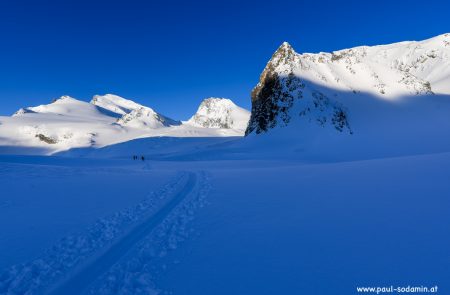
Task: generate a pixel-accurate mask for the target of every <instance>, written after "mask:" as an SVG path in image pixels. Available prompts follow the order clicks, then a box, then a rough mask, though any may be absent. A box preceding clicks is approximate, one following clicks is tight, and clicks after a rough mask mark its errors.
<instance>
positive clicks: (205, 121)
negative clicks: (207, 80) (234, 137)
mask: <svg viewBox="0 0 450 295" xmlns="http://www.w3.org/2000/svg"><path fill="white" fill-rule="evenodd" d="M249 119H250V112H249V111H247V110H245V109H243V108H241V107H238V106H237V105H235V104H234V103H233V102H232V101H231V100H230V99H227V98H214V97H210V98H207V99H205V100H203V101H202V103H201V104H200V106H199V108H198V110H197V112H196V113H195V115H194V116H192V117H191V118H190V119H189V120H188V121H187V123H188V124H192V125H194V126H200V127H206V128H226V129H237V130H245V129H246V128H247V124H248V120H249Z"/></svg>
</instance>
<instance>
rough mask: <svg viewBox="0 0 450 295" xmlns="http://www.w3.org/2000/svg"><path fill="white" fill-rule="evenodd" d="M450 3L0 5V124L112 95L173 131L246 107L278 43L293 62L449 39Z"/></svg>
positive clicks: (35, 0)
mask: <svg viewBox="0 0 450 295" xmlns="http://www.w3.org/2000/svg"><path fill="white" fill-rule="evenodd" d="M449 14H450V1H432V0H429V1H416V0H410V1H394V0H390V1H384V0H379V1H362V0H360V1H348V0H347V1H345V0H342V1H324V0H322V1H283V0H281V1H279V0H278V1H277V0H271V1H262V0H260V1H244V0H241V1H235V0H228V1H213V0H210V1H169V0H166V1H151V0H148V1H135V0H123V1H113V0H109V1H95V0H91V1H85V0H73V1H72V0H59V1H48V0H47V1H39V0H30V1H22V0H13V1H0V115H10V114H11V113H13V112H14V111H15V110H17V109H19V108H20V107H25V106H33V105H38V104H44V103H49V102H50V101H51V99H52V98H56V97H59V96H61V95H70V96H73V97H75V98H78V99H82V100H86V101H87V100H90V99H91V98H92V96H93V95H94V94H105V93H114V94H118V95H120V96H123V97H126V98H130V99H133V100H135V101H137V102H140V103H142V104H144V105H147V106H150V107H152V108H154V109H155V110H156V111H159V112H161V113H163V114H165V115H167V116H170V117H173V118H174V119H186V118H188V117H189V116H190V115H192V114H193V113H194V112H195V110H196V109H197V107H198V104H199V103H200V101H201V100H202V99H204V98H206V97H210V96H215V97H228V98H231V99H232V100H234V101H235V102H236V103H237V104H238V105H241V106H243V107H246V108H249V107H250V91H251V89H252V87H253V86H254V85H255V84H256V83H257V82H258V78H259V74H260V72H261V71H262V69H263V68H264V66H265V64H266V62H267V61H268V59H269V58H270V56H271V55H272V53H273V52H274V51H275V50H276V48H277V47H278V46H279V45H280V44H281V43H282V42H283V41H288V42H289V43H291V44H292V45H293V47H294V48H295V49H296V51H297V52H319V51H332V50H337V49H343V48H348V47H353V46H357V45H377V44H383V43H391V42H396V41H404V40H421V39H426V38H429V37H432V36H435V35H439V34H442V33H446V32H450V17H449Z"/></svg>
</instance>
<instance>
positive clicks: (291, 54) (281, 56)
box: [269, 42, 297, 67]
mask: <svg viewBox="0 0 450 295" xmlns="http://www.w3.org/2000/svg"><path fill="white" fill-rule="evenodd" d="M296 55H297V53H296V52H295V51H294V48H293V47H292V46H291V44H289V43H288V42H283V43H282V44H281V45H280V47H278V49H277V50H276V51H275V53H274V54H273V55H272V58H271V59H270V61H269V65H271V66H273V67H278V66H280V65H289V64H291V63H292V62H294V61H295V60H296Z"/></svg>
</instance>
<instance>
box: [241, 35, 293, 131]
mask: <svg viewBox="0 0 450 295" xmlns="http://www.w3.org/2000/svg"><path fill="white" fill-rule="evenodd" d="M294 59H295V52H294V50H293V49H292V47H291V46H290V45H289V44H288V43H283V44H282V45H281V46H280V47H279V48H278V49H277V51H275V53H274V54H273V56H272V58H271V59H270V61H269V63H268V64H267V66H266V68H265V69H264V71H263V72H262V74H261V76H260V79H259V83H258V85H256V87H255V88H254V89H253V90H252V94H251V96H252V112H251V117H250V121H249V124H248V127H247V130H246V132H245V134H246V135H248V134H250V133H252V132H253V131H255V132H256V133H261V132H266V131H267V130H268V129H270V128H273V127H275V125H276V118H277V117H278V116H279V115H280V114H283V115H282V118H281V119H282V121H283V122H285V123H287V122H289V116H288V115H287V109H289V108H290V107H291V106H292V104H293V100H294V96H293V94H292V93H291V92H290V91H289V89H291V88H292V87H288V88H286V87H284V86H293V85H297V84H298V85H301V81H300V80H299V79H297V78H296V77H295V76H294V75H293V73H292V72H291V73H289V74H288V77H280V75H279V73H278V72H277V71H276V69H277V67H278V66H280V65H287V66H288V69H289V66H290V65H292V63H293V62H294ZM291 70H292V69H291Z"/></svg>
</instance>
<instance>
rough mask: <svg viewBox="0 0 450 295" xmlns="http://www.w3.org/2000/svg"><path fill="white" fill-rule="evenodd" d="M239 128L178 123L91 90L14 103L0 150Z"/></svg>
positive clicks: (0, 126)
mask: <svg viewBox="0 0 450 295" xmlns="http://www.w3.org/2000/svg"><path fill="white" fill-rule="evenodd" d="M230 104H233V103H232V102H231V101H230ZM233 105H234V104H233ZM235 108H236V109H239V108H238V107H237V106H236V107H235ZM223 111H224V112H225V111H226V110H223ZM233 114H234V113H233ZM238 118H239V117H238ZM233 119H234V117H233ZM215 127H218V126H215ZM243 133H244V128H243V127H242V126H240V125H239V124H236V126H235V124H233V125H232V126H231V128H204V126H198V125H193V124H182V123H181V122H179V121H176V120H173V119H170V118H168V117H166V116H164V115H161V114H159V113H157V112H156V111H154V110H153V109H151V108H149V107H146V106H143V105H140V104H138V103H135V102H133V101H130V100H127V99H124V98H121V97H119V96H116V95H112V94H107V95H104V96H98V95H97V96H95V97H94V98H93V99H92V101H91V103H87V102H84V101H80V100H77V99H74V98H71V97H69V96H63V97H61V98H59V99H56V100H54V101H53V102H52V103H50V104H47V105H40V106H37V107H27V108H23V109H20V110H19V111H17V112H16V113H15V114H14V115H13V116H12V117H0V153H7V154H11V153H14V154H52V153H55V152H60V151H64V150H68V149H71V148H85V147H93V148H98V147H103V146H107V145H111V144H116V143H120V142H124V141H128V140H131V139H136V138H141V137H154V136H172V137H210V136H213V137H222V136H242V135H243Z"/></svg>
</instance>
